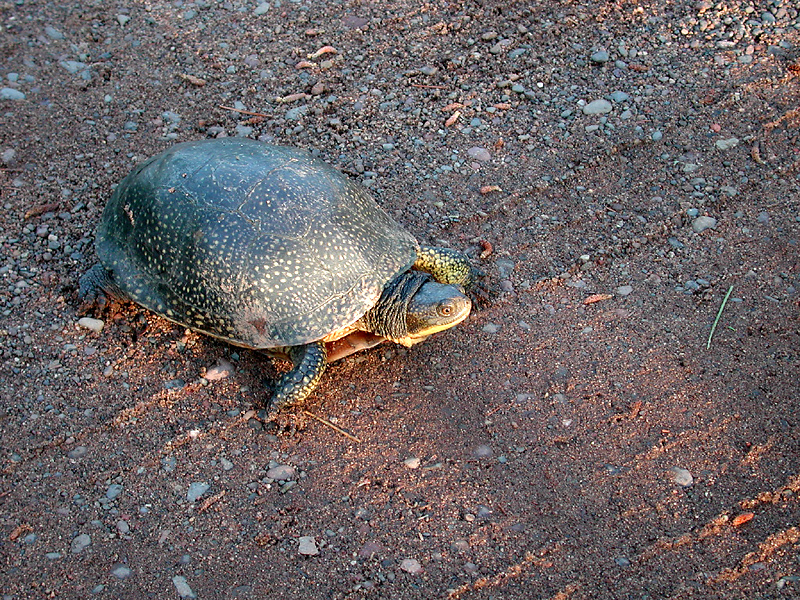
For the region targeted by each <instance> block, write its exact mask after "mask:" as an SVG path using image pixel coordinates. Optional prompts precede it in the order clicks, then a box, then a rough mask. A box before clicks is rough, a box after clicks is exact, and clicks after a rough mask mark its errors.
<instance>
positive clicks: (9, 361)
mask: <svg viewBox="0 0 800 600" xmlns="http://www.w3.org/2000/svg"><path fill="white" fill-rule="evenodd" d="M799 44H800V16H799V15H798V8H797V6H796V4H794V3H792V2H789V1H788V0H787V1H785V2H781V1H780V0H777V1H773V2H759V1H756V0H753V1H739V0H731V1H729V2H726V3H719V4H716V3H713V2H686V1H679V0H676V1H672V2H667V3H662V2H654V1H648V0H643V1H641V2H617V3H611V2H608V3H607V2H596V3H577V2H567V1H562V2H541V1H534V2H515V3H502V2H496V1H494V0H486V1H482V2H466V3H448V2H443V1H436V0H435V1H433V2H426V3H415V2H410V1H395V2H385V3H384V2H375V3H370V2H358V1H346V2H331V3H323V2H315V1H310V0H296V1H286V0H274V1H273V2H270V3H263V4H259V3H258V2H255V1H247V2H245V1H241V0H233V1H230V2H212V1H204V2H199V1H198V2H195V3H188V2H180V1H177V2H172V3H166V2H141V1H136V0H134V1H130V2H117V1H111V2H99V1H96V2H80V3H79V2H65V3H55V2H47V1H42V0H40V1H35V0H15V1H6V2H1V3H0V59H1V60H2V64H1V66H0V75H2V80H3V81H2V85H0V87H2V88H3V89H2V90H0V110H2V116H0V161H1V162H2V171H0V186H1V187H0V194H2V196H1V200H0V205H2V207H3V209H2V211H0V248H2V250H0V261H1V262H0V275H1V276H2V286H0V314H2V320H0V354H2V363H0V395H1V396H0V397H1V398H2V407H0V446H1V447H2V448H1V453H0V461H2V475H0V559H1V560H2V568H1V570H0V592H2V594H3V599H4V600H5V599H7V598H8V599H15V600H16V599H23V598H25V599H27V598H94V597H97V598H159V599H160V598H175V597H182V598H194V597H197V598H207V599H216V598H220V599H222V598H226V599H227V598H265V597H270V598H331V599H333V598H337V599H338V598H346V597H347V598H350V597H373V598H393V599H398V600H407V599H417V598H419V599H428V598H449V599H456V598H457V599H465V600H466V599H479V598H480V599H489V598H494V599H522V598H525V599H527V598H542V599H554V600H555V599H559V600H578V599H584V598H586V599H588V598H600V599H616V598H636V599H643V598H652V599H655V598H681V599H685V598H742V599H745V598H747V599H751V598H791V597H797V596H798V594H800V592H798V589H800V506H798V502H799V500H798V494H800V416H799V415H798V407H799V405H800V402H799V401H798V397H799V396H800V386H799V385H798V381H799V378H798V375H797V374H798V371H800V356H799V355H798V349H799V348H800V331H799V329H798V287H800V248H798V232H799V231H800V191H799V190H800V180H799V179H798V172H799V170H800V164H799V163H798V160H799V159H800V155H799V154H798V149H799V146H798V125H799V124H800V113H798V99H800V86H798V75H799V74H800V51H799V50H798V45H799ZM225 107H227V108H225ZM231 109H234V110H231ZM220 135H243V136H247V137H252V138H257V139H262V140H265V141H269V142H276V143H281V144H290V145H296V146H301V147H304V148H308V149H311V150H314V151H315V152H316V153H318V154H319V156H321V157H322V158H323V159H325V160H326V161H328V162H330V163H331V164H333V165H335V166H337V167H338V168H340V169H341V170H342V171H343V172H344V173H346V174H347V175H348V176H351V177H353V178H355V179H357V180H359V181H361V182H362V183H364V184H365V185H366V186H368V187H369V188H370V189H371V191H372V193H373V194H374V196H375V198H376V199H377V200H378V202H379V203H380V204H381V205H382V206H384V207H385V208H386V209H387V210H388V211H389V212H390V213H391V214H392V215H393V216H395V217H396V218H397V219H398V220H399V221H400V222H402V223H403V224H404V225H405V226H406V227H407V228H408V230H409V231H411V232H412V233H413V234H414V235H415V236H416V237H417V238H418V239H419V240H420V241H422V242H424V243H434V244H442V245H449V246H451V247H454V248H458V249H460V250H464V251H467V252H469V253H470V254H471V255H472V256H473V257H474V260H475V263H476V264H477V265H479V266H480V267H481V268H482V269H483V270H484V271H486V273H487V274H488V278H487V285H488V286H489V287H490V288H491V289H492V290H494V292H495V298H494V300H493V302H492V303H491V304H490V305H489V306H487V307H484V308H483V309H481V310H476V311H474V312H473V314H472V315H471V317H470V318H469V320H468V321H466V322H465V323H463V324H462V325H460V326H459V327H457V328H455V329H453V330H450V331H447V332H444V333H442V334H440V335H438V336H435V337H433V338H431V339H430V340H428V341H427V342H426V343H425V344H422V345H420V346H417V347H414V348H412V349H411V350H405V349H403V348H400V347H388V346H381V347H379V348H376V349H374V350H371V351H368V352H364V353H361V354H359V355H356V356H352V357H350V358H348V359H345V360H344V361H341V362H339V363H337V364H335V365H333V366H332V367H331V368H330V369H329V370H328V372H327V373H326V376H325V379H324V381H323V383H322V385H321V386H320V388H319V389H318V391H317V392H316V393H315V394H314V395H313V396H312V397H311V399H310V400H309V402H308V403H307V405H306V406H305V408H306V409H307V410H308V411H309V412H311V413H313V414H314V415H317V416H320V417H322V418H324V419H327V420H328V421H330V422H332V423H335V424H336V425H337V426H338V427H339V428H341V429H342V430H343V431H344V432H345V433H346V434H347V435H345V434H344V433H340V432H339V431H336V430H334V429H332V428H330V427H327V426H325V425H323V424H321V423H320V422H319V421H316V420H314V419H312V418H310V417H308V418H307V419H306V420H305V422H304V424H301V425H304V426H301V427H300V428H299V429H298V430H297V431H295V432H293V433H281V432H279V431H277V430H275V429H274V428H273V427H272V425H271V424H270V423H265V422H264V421H263V419H262V418H261V416H262V415H263V412H260V411H262V409H263V406H264V403H265V401H266V400H267V398H268V396H269V386H270V382H271V381H274V379H275V377H276V375H277V374H278V373H279V372H280V371H281V370H282V369H283V368H285V367H284V366H282V365H277V367H275V366H273V365H272V363H271V362H270V360H269V359H267V358H265V357H264V356H262V355H260V354H259V353H257V352H253V351H249V350H242V349H237V348H234V347H231V346H227V345H225V344H224V343H221V342H218V341H215V340H212V339H209V338H206V337H203V336H199V335H197V334H195V333H192V332H187V331H185V330H184V329H183V328H181V327H179V326H176V325H173V324H171V323H168V322H166V321H163V320H161V319H159V318H157V317H155V316H153V315H152V314H149V313H147V312H146V311H144V310H142V309H138V308H137V307H135V306H133V305H126V306H123V307H122V308H120V309H119V310H118V311H116V312H114V313H112V314H105V315H101V316H102V318H103V319H104V321H105V324H104V327H103V329H102V331H101V332H99V333H95V332H92V331H90V330H87V329H85V328H82V327H79V326H78V325H77V319H78V317H77V307H78V301H77V297H76V286H77V280H78V277H79V276H80V275H81V273H83V272H84V271H85V270H86V269H87V268H89V266H91V264H93V262H94V260H95V258H94V249H93V234H94V230H95V227H96V225H97V222H98V220H99V218H100V214H101V211H102V208H103V206H104V204H105V202H106V200H107V199H108V197H109V195H110V193H111V191H112V189H113V186H114V185H115V184H116V183H117V182H118V181H119V180H120V179H121V178H122V177H123V176H124V175H125V174H126V173H127V172H128V171H129V170H130V169H131V168H132V166H133V165H134V164H136V163H137V162H140V161H142V160H143V159H145V158H146V157H148V156H150V155H152V154H154V153H156V152H158V151H160V150H162V149H164V148H166V147H168V146H169V145H170V144H172V143H174V142H176V141H184V140H190V139H202V138H204V137H218V136H220ZM731 289H732V291H731V292H730V296H729V297H728V300H727V302H726V303H725V306H724V310H723V311H722V313H721V315H720V317H719V320H718V323H717V325H716V329H715V331H714V335H713V338H712V339H711V342H710V345H709V344H708V340H709V334H710V332H711V328H712V325H713V324H714V323H715V318H716V317H717V315H718V312H719V310H720V307H721V306H722V305H723V300H724V298H725V297H726V294H727V293H728V292H729V290H731ZM220 364H222V366H223V367H225V366H226V365H227V364H229V366H228V367H225V368H227V369H228V376H227V377H223V378H218V377H215V376H214V375H215V374H218V372H219V371H220V369H214V367H215V366H216V365H220ZM222 370H224V368H223V369H222ZM206 375H207V377H206Z"/></svg>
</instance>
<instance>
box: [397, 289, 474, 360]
mask: <svg viewBox="0 0 800 600" xmlns="http://www.w3.org/2000/svg"><path fill="white" fill-rule="evenodd" d="M471 308H472V302H471V301H470V299H469V298H468V297H467V296H466V295H465V294H464V293H463V288H462V287H461V286H459V285H453V284H444V283H437V282H436V281H428V282H427V283H425V284H424V285H423V286H422V287H421V288H420V289H419V291H417V293H416V294H414V296H413V297H412V298H411V301H410V302H409V303H408V308H407V310H406V327H407V329H408V335H407V336H406V337H405V338H403V339H397V340H394V341H396V342H398V343H400V344H403V345H404V346H411V345H413V344H416V343H418V342H421V341H422V340H424V339H425V338H426V337H428V336H429V335H432V334H434V333H436V332H437V331H443V330H445V329H450V328H451V327H453V326H454V325H458V324H459V323H461V321H463V320H464V319H466V318H467V316H468V315H469V311H470V309H471Z"/></svg>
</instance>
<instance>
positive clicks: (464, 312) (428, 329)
mask: <svg viewBox="0 0 800 600" xmlns="http://www.w3.org/2000/svg"><path fill="white" fill-rule="evenodd" d="M463 300H464V302H462V303H461V304H462V306H461V307H460V308H461V310H460V311H459V312H458V314H456V315H455V316H448V320H447V321H446V322H443V323H435V324H428V325H426V326H425V327H423V328H420V329H419V330H417V331H415V332H414V333H411V332H409V334H408V335H407V336H405V337H402V338H399V339H394V340H392V341H393V342H397V343H398V344H402V345H403V346H406V347H407V348H409V347H411V346H413V345H414V344H419V343H420V342H424V341H425V340H426V339H427V338H428V337H429V336H431V335H433V334H434V333H438V332H440V331H444V330H445V329H450V328H451V327H455V326H456V325H458V324H459V323H461V322H462V321H463V320H464V319H466V318H467V317H468V316H469V313H470V311H471V310H472V302H470V300H469V298H466V297H464V298H463Z"/></svg>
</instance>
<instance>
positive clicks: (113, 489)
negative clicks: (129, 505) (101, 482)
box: [106, 483, 122, 500]
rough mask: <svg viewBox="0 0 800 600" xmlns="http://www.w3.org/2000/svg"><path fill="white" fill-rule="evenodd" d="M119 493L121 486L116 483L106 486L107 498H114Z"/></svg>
mask: <svg viewBox="0 0 800 600" xmlns="http://www.w3.org/2000/svg"><path fill="white" fill-rule="evenodd" d="M121 493H122V486H121V485H120V484H118V483H112V484H111V485H110V486H108V489H107V490H106V498H108V499H109V500H114V499H115V498H116V497H117V496H119V495H120V494H121Z"/></svg>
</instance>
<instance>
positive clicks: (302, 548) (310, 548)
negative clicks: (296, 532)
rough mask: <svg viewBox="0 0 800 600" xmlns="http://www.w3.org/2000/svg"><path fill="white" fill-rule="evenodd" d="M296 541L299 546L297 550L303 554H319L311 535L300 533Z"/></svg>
mask: <svg viewBox="0 0 800 600" xmlns="http://www.w3.org/2000/svg"><path fill="white" fill-rule="evenodd" d="M298 542H299V546H298V549H297V551H298V552H299V553H300V554H302V555H303V556H316V555H317V554H319V548H317V541H316V540H315V539H314V536H313V535H301V536H300V538H299V539H298Z"/></svg>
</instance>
